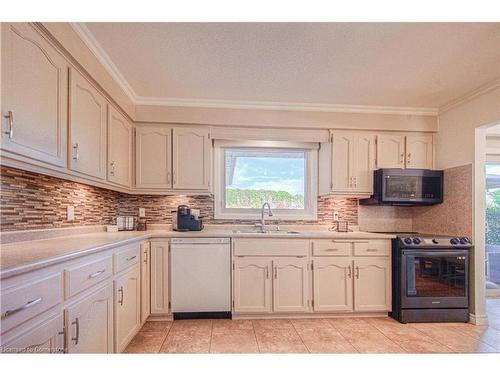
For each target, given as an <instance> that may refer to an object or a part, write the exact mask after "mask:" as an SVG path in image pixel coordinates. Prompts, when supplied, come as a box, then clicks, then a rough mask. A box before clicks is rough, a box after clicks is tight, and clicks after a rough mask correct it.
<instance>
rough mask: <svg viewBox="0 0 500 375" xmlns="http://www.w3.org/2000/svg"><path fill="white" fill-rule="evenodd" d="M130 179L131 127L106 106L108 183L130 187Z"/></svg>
mask: <svg viewBox="0 0 500 375" xmlns="http://www.w3.org/2000/svg"><path fill="white" fill-rule="evenodd" d="M131 177H132V125H131V124H130V123H129V122H128V121H127V119H126V118H125V117H124V116H123V115H122V114H121V113H120V112H118V111H117V110H116V109H115V108H114V107H112V106H111V105H108V181H109V182H113V183H115V184H118V185H122V186H125V187H130V186H131V182H132V178H131Z"/></svg>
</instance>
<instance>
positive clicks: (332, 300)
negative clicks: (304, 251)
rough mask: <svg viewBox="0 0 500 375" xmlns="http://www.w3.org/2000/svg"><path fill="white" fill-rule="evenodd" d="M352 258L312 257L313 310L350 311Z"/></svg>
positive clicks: (351, 306)
mask: <svg viewBox="0 0 500 375" xmlns="http://www.w3.org/2000/svg"><path fill="white" fill-rule="evenodd" d="M352 271H353V268H352V259H350V258H348V259H339V258H338V257H325V258H321V259H320V258H314V259H313V293H314V311H352V308H353V295H352V283H353V281H352Z"/></svg>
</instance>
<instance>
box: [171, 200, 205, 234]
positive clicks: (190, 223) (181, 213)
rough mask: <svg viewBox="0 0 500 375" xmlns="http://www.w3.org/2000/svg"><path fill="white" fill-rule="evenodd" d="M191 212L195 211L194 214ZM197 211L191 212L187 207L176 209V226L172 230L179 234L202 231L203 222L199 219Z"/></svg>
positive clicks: (182, 206)
mask: <svg viewBox="0 0 500 375" xmlns="http://www.w3.org/2000/svg"><path fill="white" fill-rule="evenodd" d="M193 211H197V213H196V214H195V213H194V212H193ZM198 215H199V211H198V210H191V209H190V208H189V206H186V205H180V206H178V207H177V223H176V224H177V225H175V224H174V228H173V229H174V230H176V231H179V232H188V231H198V230H202V229H203V222H202V220H201V219H200V218H199V216H198Z"/></svg>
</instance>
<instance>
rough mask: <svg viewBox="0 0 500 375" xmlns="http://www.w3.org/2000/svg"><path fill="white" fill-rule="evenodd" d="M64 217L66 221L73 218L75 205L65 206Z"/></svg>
mask: <svg viewBox="0 0 500 375" xmlns="http://www.w3.org/2000/svg"><path fill="white" fill-rule="evenodd" d="M66 219H67V220H68V221H73V220H75V206H68V207H67V208H66Z"/></svg>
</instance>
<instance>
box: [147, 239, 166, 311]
mask: <svg viewBox="0 0 500 375" xmlns="http://www.w3.org/2000/svg"><path fill="white" fill-rule="evenodd" d="M168 249H169V243H168V241H151V251H150V252H151V278H150V280H151V293H150V294H151V314H162V315H163V314H168V312H169V306H168V302H169V298H168V296H169V294H168V277H169V276H168V263H169V262H168Z"/></svg>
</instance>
